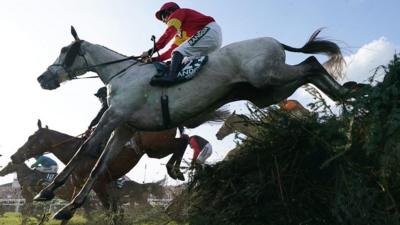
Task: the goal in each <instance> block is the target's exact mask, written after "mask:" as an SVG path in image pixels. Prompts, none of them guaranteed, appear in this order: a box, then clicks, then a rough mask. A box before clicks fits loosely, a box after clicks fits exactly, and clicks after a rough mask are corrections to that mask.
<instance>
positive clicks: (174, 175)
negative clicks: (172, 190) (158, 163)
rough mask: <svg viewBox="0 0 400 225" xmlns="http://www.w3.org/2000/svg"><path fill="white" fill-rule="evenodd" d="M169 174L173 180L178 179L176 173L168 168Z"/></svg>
mask: <svg viewBox="0 0 400 225" xmlns="http://www.w3.org/2000/svg"><path fill="white" fill-rule="evenodd" d="M167 173H168V175H169V176H170V177H171V178H172V179H174V180H176V179H177V177H176V174H175V173H174V171H173V170H172V169H170V168H168V167H167Z"/></svg>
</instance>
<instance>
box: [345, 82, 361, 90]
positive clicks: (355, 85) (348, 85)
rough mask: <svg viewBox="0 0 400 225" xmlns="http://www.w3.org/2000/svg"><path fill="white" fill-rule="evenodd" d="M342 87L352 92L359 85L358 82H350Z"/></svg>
mask: <svg viewBox="0 0 400 225" xmlns="http://www.w3.org/2000/svg"><path fill="white" fill-rule="evenodd" d="M342 86H343V87H345V88H347V89H349V90H352V89H355V88H357V87H358V84H357V82H354V81H348V82H346V83H344V84H343V85H342Z"/></svg>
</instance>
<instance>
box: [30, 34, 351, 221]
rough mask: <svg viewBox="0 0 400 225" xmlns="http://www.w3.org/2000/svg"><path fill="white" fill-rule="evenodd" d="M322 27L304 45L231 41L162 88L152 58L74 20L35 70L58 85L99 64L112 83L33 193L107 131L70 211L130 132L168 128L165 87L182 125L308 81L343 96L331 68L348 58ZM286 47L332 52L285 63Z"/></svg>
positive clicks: (49, 84) (174, 121)
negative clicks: (93, 121) (113, 46)
mask: <svg viewBox="0 0 400 225" xmlns="http://www.w3.org/2000/svg"><path fill="white" fill-rule="evenodd" d="M319 32H320V30H317V31H316V32H315V33H314V34H313V35H312V36H311V37H310V39H309V40H308V42H307V43H306V44H305V45H304V46H303V47H302V48H293V47H290V46H287V45H284V44H282V43H280V42H279V41H277V40H276V39H274V38H270V37H263V38H257V39H252V40H246V41H241V42H237V43H233V44H230V45H227V46H225V47H223V48H221V49H220V50H218V51H216V52H213V53H212V54H210V55H209V61H208V63H207V64H206V65H205V66H204V67H203V68H202V70H201V71H200V72H199V74H198V75H197V76H196V77H194V78H193V79H192V80H191V81H189V82H185V83H182V84H179V85H175V86H171V87H166V88H165V87H153V86H151V85H150V84H149V81H150V79H151V78H152V76H154V75H155V74H156V73H157V71H156V68H155V67H154V66H153V65H151V64H144V63H141V62H140V61H137V60H135V59H134V58H133V57H129V58H127V57H126V56H124V55H122V54H119V53H117V52H115V51H113V50H110V49H108V48H106V47H104V46H101V45H97V44H92V43H90V42H87V41H84V40H80V39H79V37H78V35H77V34H76V32H75V29H73V28H72V35H73V36H74V38H75V40H74V42H73V43H72V44H70V45H68V46H66V47H64V48H62V50H61V53H60V55H59V56H58V58H57V59H56V61H55V62H54V63H53V64H52V65H50V66H49V67H48V68H47V70H46V71H45V72H44V73H43V74H42V75H41V76H39V77H38V81H39V83H40V85H41V87H42V88H44V89H48V90H53V89H56V88H58V87H59V86H60V83H62V82H65V81H67V80H71V79H73V78H75V77H77V76H81V75H83V74H85V73H86V72H88V71H92V72H95V73H97V74H98V76H99V77H100V79H101V80H102V81H103V82H104V84H105V85H106V86H107V94H108V96H107V101H108V105H109V106H110V107H109V108H108V109H107V111H106V112H105V113H104V115H103V116H102V118H101V120H100V122H99V124H98V126H97V128H96V129H95V131H94V132H93V133H92V135H91V136H90V137H89V138H88V139H87V141H86V142H85V143H84V144H83V145H82V146H81V148H80V150H79V151H78V152H77V153H76V154H75V156H74V157H73V158H72V159H71V161H70V162H69V163H68V164H67V166H66V167H65V169H64V170H63V171H62V172H61V173H60V174H59V175H58V176H57V177H56V178H55V180H54V181H53V182H52V183H51V184H50V185H49V186H47V187H46V188H44V189H43V190H42V191H41V192H40V193H39V194H38V195H37V196H36V200H39V201H45V200H49V199H51V198H52V197H53V191H54V190H55V189H56V188H58V187H59V186H61V185H62V184H63V183H64V181H65V180H66V179H67V177H68V176H69V174H70V173H71V172H72V170H73V168H74V167H75V166H76V165H75V164H76V163H75V159H77V158H80V157H81V156H82V154H91V155H96V154H95V152H94V151H95V150H96V149H98V148H97V146H98V145H99V143H101V141H102V140H103V139H105V138H109V141H108V143H107V145H106V146H105V148H104V150H103V152H102V154H101V156H100V157H99V160H98V162H97V164H96V166H95V167H94V168H93V170H92V172H91V174H90V176H89V177H88V179H87V181H86V183H85V185H84V186H83V187H82V189H81V191H80V192H79V194H78V195H77V196H76V197H75V198H74V199H73V201H72V202H71V203H69V204H68V205H66V206H65V207H64V208H63V209H61V210H60V211H59V212H58V213H56V214H55V216H54V218H55V219H60V220H68V219H70V218H71V217H72V216H73V214H74V212H75V210H76V209H77V208H78V207H80V206H81V205H82V204H83V202H84V200H85V197H86V196H87V194H88V193H89V191H90V190H91V188H92V186H93V184H94V183H95V181H96V179H97V177H98V175H99V174H100V173H101V172H102V171H104V170H105V169H106V164H107V162H109V161H110V160H111V159H113V158H114V157H115V156H116V155H117V154H118V153H119V151H121V149H122V146H123V145H124V144H125V143H126V142H127V141H128V140H129V139H130V138H131V137H132V134H134V133H135V132H137V131H139V130H162V129H165V128H166V126H165V123H164V121H163V116H162V113H161V112H162V110H161V108H162V107H161V98H160V96H162V95H168V96H169V99H170V101H169V114H170V123H169V125H168V126H169V127H174V126H179V125H181V124H182V123H184V122H185V121H188V120H190V119H191V118H194V117H197V116H200V115H202V114H205V113H208V112H211V111H213V110H215V109H217V108H218V107H220V106H222V105H224V104H226V103H229V102H233V101H237V100H249V101H251V102H253V103H254V104H255V105H257V106H258V107H266V106H269V105H271V104H275V103H277V102H279V101H281V100H283V99H285V98H287V97H289V96H290V95H291V94H293V92H294V91H295V90H296V89H297V88H299V87H300V86H302V85H304V84H306V83H311V84H313V85H315V86H316V87H317V88H319V89H320V90H321V91H322V92H324V93H325V94H327V95H328V96H329V97H330V98H332V99H334V100H339V99H341V98H342V97H344V96H346V95H347V93H348V92H349V88H347V87H344V86H341V85H340V84H339V83H338V82H337V81H336V80H335V79H334V78H333V76H331V74H332V75H339V74H340V73H341V66H342V65H343V62H344V61H343V58H342V55H341V51H340V48H339V47H338V46H337V45H336V44H335V43H333V42H330V41H327V40H321V39H318V38H317V35H318V33H319ZM285 50H287V51H292V52H302V53H310V54H311V53H325V54H327V55H329V56H330V58H329V60H328V61H327V62H326V63H325V64H324V66H323V65H321V64H320V63H319V62H318V60H317V59H316V58H315V57H314V56H311V57H309V58H307V59H306V60H304V61H303V62H301V63H300V64H297V65H288V64H286V63H285ZM324 67H325V68H324ZM328 71H329V72H328Z"/></svg>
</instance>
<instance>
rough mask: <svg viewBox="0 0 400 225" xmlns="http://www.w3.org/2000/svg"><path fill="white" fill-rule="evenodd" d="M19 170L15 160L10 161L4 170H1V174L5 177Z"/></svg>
mask: <svg viewBox="0 0 400 225" xmlns="http://www.w3.org/2000/svg"><path fill="white" fill-rule="evenodd" d="M16 171H17V165H16V164H14V163H13V162H9V163H8V164H7V166H5V167H4V168H3V169H2V170H0V176H1V177H3V176H5V175H8V174H10V173H14V172H16Z"/></svg>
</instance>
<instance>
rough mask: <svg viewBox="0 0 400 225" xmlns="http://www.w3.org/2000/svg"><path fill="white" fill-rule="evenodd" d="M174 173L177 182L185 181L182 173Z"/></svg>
mask: <svg viewBox="0 0 400 225" xmlns="http://www.w3.org/2000/svg"><path fill="white" fill-rule="evenodd" d="M175 173H176V177H177V178H178V180H181V181H185V176H183V173H182V172H181V171H175Z"/></svg>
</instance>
